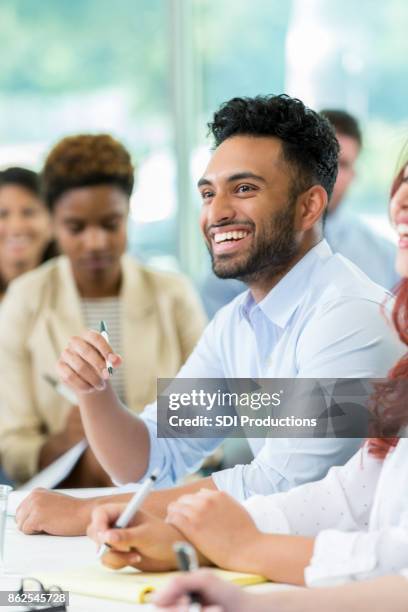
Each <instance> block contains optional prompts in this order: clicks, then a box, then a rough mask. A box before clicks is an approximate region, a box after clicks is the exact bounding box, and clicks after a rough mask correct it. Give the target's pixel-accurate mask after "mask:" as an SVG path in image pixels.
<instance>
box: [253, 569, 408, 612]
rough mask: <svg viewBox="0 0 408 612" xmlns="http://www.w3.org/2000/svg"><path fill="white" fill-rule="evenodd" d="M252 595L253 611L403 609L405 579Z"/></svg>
mask: <svg viewBox="0 0 408 612" xmlns="http://www.w3.org/2000/svg"><path fill="white" fill-rule="evenodd" d="M256 597H257V598H259V599H258V600H257V605H256V607H255V606H254V610H255V609H256V611H257V612H263V611H264V610H265V612H266V611H267V610H268V611H269V612H272V611H274V610H276V612H327V610H330V612H344V611H345V610H347V612H384V610H387V612H405V611H406V610H407V601H408V581H407V580H406V578H403V577H402V576H387V577H384V578H378V579H377V580H370V581H363V582H358V583H355V582H354V583H351V584H346V585H342V586H338V587H331V588H330V587H329V588H319V589H301V590H288V591H279V592H276V593H270V594H265V595H259V596H256ZM255 601H256V600H255V598H254V603H255ZM258 605H259V607H258Z"/></svg>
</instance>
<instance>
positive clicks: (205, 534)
mask: <svg viewBox="0 0 408 612" xmlns="http://www.w3.org/2000/svg"><path fill="white" fill-rule="evenodd" d="M166 522H168V523H169V524H171V525H173V526H174V527H176V528H177V529H179V530H180V531H181V533H182V534H183V535H184V536H185V537H186V538H187V539H188V540H189V541H190V542H191V543H192V544H193V545H194V546H195V547H196V548H197V550H199V551H200V552H201V553H202V554H203V555H205V556H206V557H207V558H208V559H210V560H211V561H212V562H213V563H214V564H215V565H218V566H219V567H222V568H225V569H229V570H237V571H251V568H252V565H253V561H254V556H255V557H256V552H255V551H256V546H257V544H258V541H259V538H260V537H262V533H261V532H260V531H259V530H258V529H257V527H256V525H255V523H254V521H253V520H252V518H251V517H250V515H249V514H248V512H247V511H246V510H245V509H244V508H243V506H242V505H241V504H239V503H238V502H237V501H235V500H234V499H233V498H232V497H230V496H229V495H227V493H223V492H221V491H211V490H209V489H202V490H201V491H199V493H195V494H194V495H183V496H182V497H180V498H179V499H178V500H177V501H175V502H172V503H171V504H169V506H168V509H167V518H166Z"/></svg>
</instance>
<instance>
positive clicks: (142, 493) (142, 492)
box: [98, 470, 159, 559]
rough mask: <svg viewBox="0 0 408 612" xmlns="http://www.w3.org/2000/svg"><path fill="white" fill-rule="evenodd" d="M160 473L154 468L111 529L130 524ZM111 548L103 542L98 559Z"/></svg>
mask: <svg viewBox="0 0 408 612" xmlns="http://www.w3.org/2000/svg"><path fill="white" fill-rule="evenodd" d="M158 475H159V471H158V470H154V471H153V472H152V474H151V475H150V477H149V478H148V479H147V480H145V482H144V483H143V484H142V485H141V487H140V488H139V489H138V490H137V491H136V493H135V494H134V495H133V497H132V498H131V500H130V501H129V503H128V505H127V506H126V508H125V509H124V510H123V512H122V514H121V515H120V517H119V518H118V520H117V521H116V523H115V524H114V526H113V527H112V528H111V529H123V528H124V527H127V526H128V525H129V523H130V521H131V520H132V518H133V517H134V516H135V514H136V512H137V511H138V510H139V508H140V506H141V505H142V503H143V502H144V500H145V499H146V497H147V495H148V494H149V493H150V490H151V489H152V488H153V486H154V483H155V482H156V480H157V477H158ZM110 548H111V546H110V545H109V544H106V543H105V544H102V546H101V547H100V548H99V550H98V559H101V557H103V555H104V554H105V553H107V552H108V550H109V549H110Z"/></svg>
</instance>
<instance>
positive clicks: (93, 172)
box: [41, 134, 134, 210]
mask: <svg viewBox="0 0 408 612" xmlns="http://www.w3.org/2000/svg"><path fill="white" fill-rule="evenodd" d="M41 181H42V193H43V196H44V199H45V201H46V203H47V205H48V207H49V208H50V209H51V210H52V209H53V208H54V206H55V203H56V202H57V200H58V199H59V198H60V197H61V195H62V194H63V193H64V192H65V191H68V190H69V189H74V188H75V187H90V186H93V185H102V184H105V185H115V186H117V187H119V188H120V189H122V190H123V191H124V193H125V194H126V195H127V196H129V197H130V195H131V193H132V189H133V182H134V167H133V165H132V160H131V158H130V155H129V153H128V151H127V150H126V149H125V147H124V146H123V145H122V144H121V143H120V142H118V141H117V140H115V139H114V138H112V136H109V135H108V134H95V135H93V134H79V135H78V136H68V137H67V138H63V139H62V140H60V142H58V143H57V144H56V145H55V146H54V148H53V149H51V151H50V153H49V154H48V157H47V159H46V160H45V164H44V168H43V171H42V175H41Z"/></svg>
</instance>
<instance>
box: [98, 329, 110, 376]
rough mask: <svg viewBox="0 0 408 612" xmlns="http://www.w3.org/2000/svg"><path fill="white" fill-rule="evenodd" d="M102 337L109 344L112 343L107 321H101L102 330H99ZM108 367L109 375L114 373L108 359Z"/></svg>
mask: <svg viewBox="0 0 408 612" xmlns="http://www.w3.org/2000/svg"><path fill="white" fill-rule="evenodd" d="M99 332H100V334H101V336H102V338H104V339H105V340H106V342H107V343H108V344H110V342H109V335H108V328H107V326H106V323H105V321H101V323H100V330H99ZM106 369H107V370H108V373H109V376H112V375H113V367H112V364H111V362H110V361H108V360H106Z"/></svg>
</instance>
